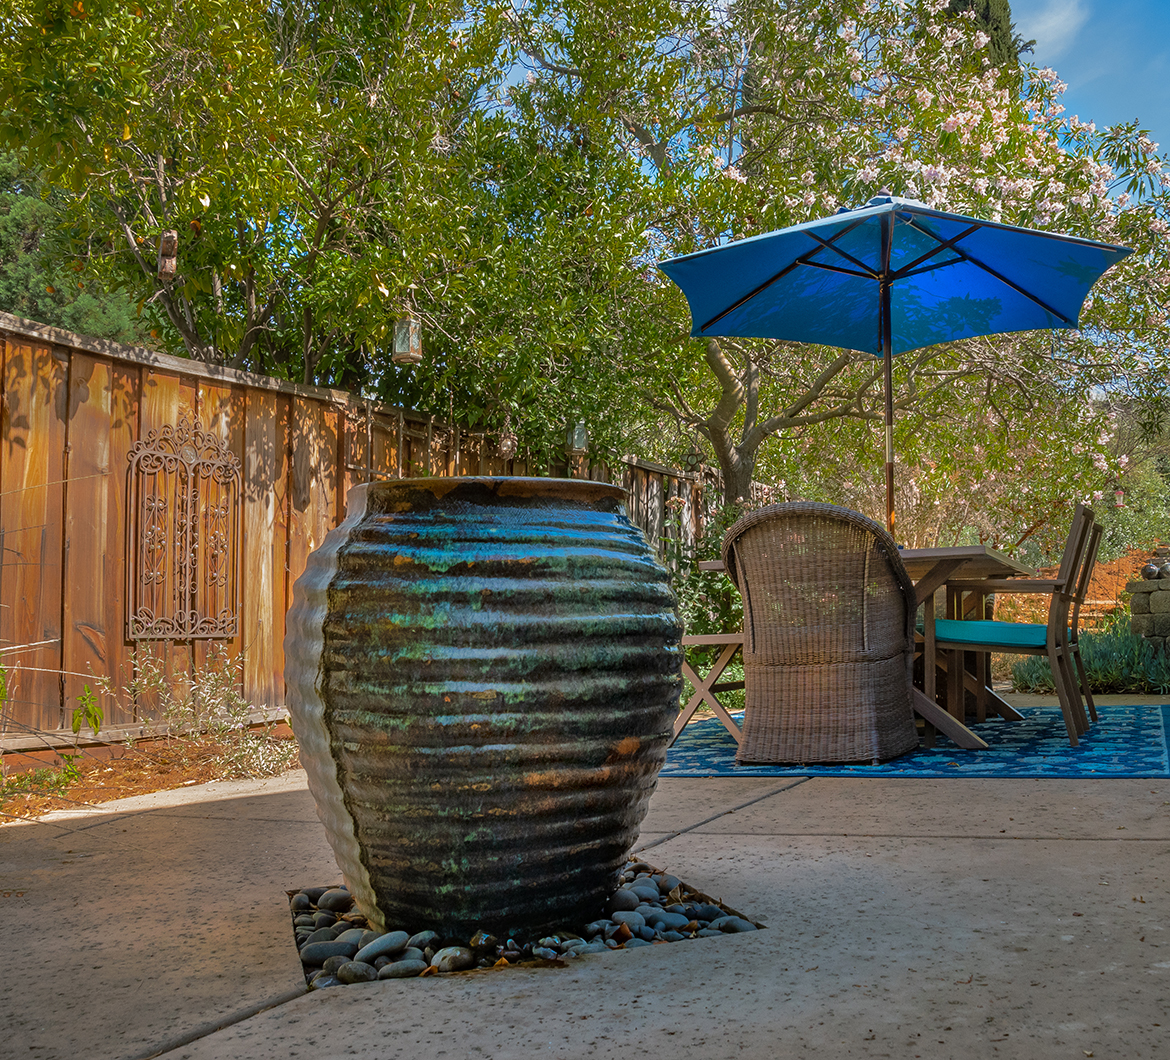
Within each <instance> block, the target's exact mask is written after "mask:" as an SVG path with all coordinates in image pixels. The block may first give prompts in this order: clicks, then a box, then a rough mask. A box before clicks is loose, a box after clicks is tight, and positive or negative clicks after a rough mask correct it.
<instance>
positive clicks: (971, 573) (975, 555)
mask: <svg viewBox="0 0 1170 1060" xmlns="http://www.w3.org/2000/svg"><path fill="white" fill-rule="evenodd" d="M899 554H900V555H901V557H902V563H903V565H904V566H905V567H906V572H907V573H908V574H909V575H910V579H911V581H913V582H914V594H915V597H916V600H917V602H918V603H919V604H925V605H926V606H925V607H924V608H923V630H922V663H923V665H922V673H923V688H922V691H921V692H918V690H917V689H915V690H914V698H915V703H914V707H915V710H919V707H920V706H921V705H922V703H923V701H926V702H929V703H931V704H934V701H935V691H936V675H937V673H938V653H937V650H936V648H935V633H934V620H935V604H934V599H935V594H936V593H937V592H938V590H939V589H941V588H943V587H946V586H947V583H948V582H949V581H950V580H951V579H952V578H956V579H958V578H961V579H963V580H964V581H975V580H979V579H985V578H1013V577H1024V578H1034V577H1035V576H1036V572H1035V571H1034V570H1033V569H1032V568H1031V567H1027V566H1025V565H1024V564H1022V563H1019V562H1018V561H1016V560H1014V559H1012V558H1011V557H1010V556H1006V555H1004V554H1003V553H1002V552H997V551H996V550H995V549H993V548H989V547H988V546H987V545H954V546H950V547H940V548H903V549H899ZM985 599H986V594H984V593H972V594H970V596H969V597H968V598H966V599H964V596H963V594H962V593H960V592H958V591H956V590H954V589H951V588H949V587H948V588H947V605H946V614H947V616H948V617H949V618H965V617H966V616H967V614H969V613H970V612H971V611H972V610H974V611H975V612H976V616H977V617H979V618H982V617H983V607H984V600H985ZM961 681H962V683H961V685H960V684H959V683H958V682H957V681H952V682H951V688H952V690H954V689H958V688H962V689H966V688H970V689H971V691H973V692H974V693H975V702H976V715H975V716H976V720H977V721H983V720H984V719H985V717H986V716H987V710H988V709H989V708H990V709H991V710H992V711H994V712H995V713H996V714H998V715H999V716H1000V717H1002V718H1003V719H1004V720H1005V721H1020V720H1021V718H1022V715H1021V714H1020V713H1019V712H1018V711H1017V710H1015V708H1014V707H1012V706H1011V704H1009V703H1008V702H1007V701H1006V700H1004V699H1002V698H1001V697H1000V696H998V695H996V694H995V692H993V691H992V690H991V687H990V685H991V663H990V659H989V657H988V655H987V654H986V653H985V652H980V653H977V654H976V661H975V671H974V673H967V672H966V671H965V670H964V672H963V675H962V679H961ZM950 698H951V699H953V702H948V703H947V710H948V712H949V714H948V716H949V717H950V718H952V719H953V720H954V722H957V723H958V724H960V725H962V723H963V720H964V716H965V705H964V703H963V699H964V696H963V695H962V694H961V692H960V693H959V694H957V695H953V696H952V697H950ZM919 713H920V714H922V717H923V718H924V719H925V720H926V721H927V723H928V724H933V725H934V726H935V727H936V728H938V729H941V730H942V731H943V732H946V733H947V735H948V736H950V737H951V739H955V737H954V735H953V734H952V733H951V732H950V731H948V728H949V724H948V723H944V724H939V721H938V719H937V717H928V716H927V713H926V712H925V711H924V710H919ZM963 729H964V731H965V732H966V733H971V730H970V729H967V727H966V726H965V725H964V726H963ZM928 733H929V730H928ZM971 736H973V737H974V733H971ZM974 738H975V739H978V737H974ZM956 742H958V741H956ZM979 743H980V744H983V741H982V740H979ZM960 746H963V747H966V746H968V744H966V743H960ZM984 746H986V745H985V744H984Z"/></svg>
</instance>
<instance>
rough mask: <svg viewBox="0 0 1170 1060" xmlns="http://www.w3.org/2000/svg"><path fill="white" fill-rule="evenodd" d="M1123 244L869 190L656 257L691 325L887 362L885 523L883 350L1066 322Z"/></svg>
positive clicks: (889, 490)
mask: <svg viewBox="0 0 1170 1060" xmlns="http://www.w3.org/2000/svg"><path fill="white" fill-rule="evenodd" d="M1131 253H1132V251H1131V250H1130V249H1129V248H1128V247H1118V246H1112V245H1110V244H1108V243H1097V242H1094V241H1093V240H1090V239H1080V238H1078V237H1076V236H1066V235H1059V234H1057V233H1054V232H1042V231H1039V230H1037V229H1032V228H1017V227H1015V226H1013V225H1005V224H999V223H996V222H993V221H980V220H978V219H977V218H974V217H964V216H962V215H961V214H954V213H945V212H943V211H940V210H932V209H931V208H930V207H928V206H927V205H926V204H925V203H921V202H917V201H916V200H914V199H903V198H898V197H895V196H892V195H889V194H888V193H886V192H879V193H878V196H877V197H876V198H873V199H870V201H869V202H867V203H866V204H865V205H864V206H863V207H861V208H859V209H856V210H843V211H841V212H839V213H837V214H834V215H833V216H832V217H824V218H821V219H820V220H817V221H808V222H806V223H805V224H799V225H792V226H791V227H790V228H783V229H780V230H779V231H777V232H768V233H766V234H764V235H760V236H753V237H751V238H750V239H741V240H738V241H736V242H734V243H727V244H725V245H723V246H719V247H712V248H711V249H709V250H700V251H697V252H696V253H694V254H684V255H683V256H681V257H677V258H671V259H669V260H667V261H663V262H659V265H658V267H659V268H660V269H661V270H662V271H663V272H664V273H666V275H667V276H669V277H670V278H671V279H672V280H673V281H674V282H675V283H676V284H678V286H679V287H680V288H682V291H683V293H684V294H685V295H686V297H687V302H688V303H689V304H690V307H691V319H692V327H691V334H692V335H694V336H717V335H737V336H743V337H750V336H756V337H760V338H773V339H788V340H791V341H795V342H809V343H819V344H821V345H825V346H838V347H841V348H844V349H850V350H861V351H864V352H866V353H871V354H874V355H875V356H881V357H883V358H884V361H885V406H886V407H885V420H886V522H887V526H888V527H889V529H890V532H891V533H892V532H893V529H894V441H893V439H894V435H893V429H894V396H893V385H892V378H891V372H892V368H891V364H892V359H893V357H894V356H895V355H897V354H899V353H905V352H906V351H907V350H917V349H920V348H921V347H923V346H932V345H934V344H935V343H939V342H951V341H954V340H956V339H965V338H970V337H971V336H973V335H992V334H999V333H1002V332H1008V331H1029V330H1031V329H1033V328H1075V327H1077V322H1078V319H1079V316H1080V311H1081V304H1082V303H1083V302H1084V300H1085V296H1086V295H1087V294H1088V293H1089V288H1091V287H1092V286H1093V284H1094V283H1095V282H1096V281H1097V279H1098V278H1099V277H1100V276H1101V274H1102V273H1103V272H1104V271H1105V270H1106V269H1108V268H1109V267H1110V266H1111V265H1114V264H1116V263H1117V262H1118V261H1120V260H1121V259H1122V258H1124V257H1125V256H1126V255H1128V254H1131Z"/></svg>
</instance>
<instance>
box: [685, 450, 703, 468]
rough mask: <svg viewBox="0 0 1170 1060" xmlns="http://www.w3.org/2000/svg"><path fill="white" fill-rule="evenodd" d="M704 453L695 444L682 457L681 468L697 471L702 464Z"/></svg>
mask: <svg viewBox="0 0 1170 1060" xmlns="http://www.w3.org/2000/svg"><path fill="white" fill-rule="evenodd" d="M703 460H704V453H703V450H702V449H700V448H699V447H698V446H695V447H694V448H693V449H692V450H691V451H690V452H689V453H687V454H686V456H684V457H683V459H682V462H683V468H684V470H686V471H698V470H699V468H701V467H702V466H703Z"/></svg>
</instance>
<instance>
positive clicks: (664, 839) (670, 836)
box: [635, 777, 812, 853]
mask: <svg viewBox="0 0 1170 1060" xmlns="http://www.w3.org/2000/svg"><path fill="white" fill-rule="evenodd" d="M811 779H812V778H811V777H796V778H795V779H793V781H792V783H790V784H783V785H781V786H780V787H778V788H773V789H772V790H771V791H768V792H765V793H764V794H763V795H757V796H756V797H755V798H754V799H748V801H747V802H741V803H740V804H739V805H738V806H732V807H730V808H729V809H726V810H720V811H719V813H716V814H712V815H711V816H710V817H708V818H706V819H705V820H702V821H696V822H695V823H694V824H692V825H687V827H686V828H679V829H678V830H676V831H674V832H668V833H667V834H666V835H664V836H660V837H659V838H658V839H652V840H651V841H650V842H649V843H645V844H643V845H642V846H640V847H636V848H635V853H637V852H640V851H643V850H649V849H650V848H651V847H657V846H661V845H662V844H663V843H669V842H670V841H671V840H672V839H677V838H678V837H679V836H680V835H685V834H686V833H687V832H693V831H694V830H695V829H696V828H702V827H703V825H705V824H710V823H711V822H712V821H718V820H719V818H720V817H726V816H727V815H728V814H731V813H735V812H736V811H737V810H746V809H747V808H748V807H749V806H754V805H755V804H756V803H757V802H763V801H764V800H765V799H770V798H771V797H772V796H773V795H779V794H780V793H781V792H782V791H790V790H791V789H792V788H795V787H798V786H799V785H801V784H804V783H805V782H806V781H809V780H811Z"/></svg>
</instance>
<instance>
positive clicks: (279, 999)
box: [122, 985, 309, 1060]
mask: <svg viewBox="0 0 1170 1060" xmlns="http://www.w3.org/2000/svg"><path fill="white" fill-rule="evenodd" d="M308 992H309V988H308V986H307V985H305V986H299V987H297V988H296V989H294V990H289V991H287V992H285V993H283V994H279V995H277V996H276V997H270V998H268V999H267V1000H265V1001H261V1002H259V1003H257V1004H255V1005H249V1006H248V1007H247V1008H244V1009H240V1010H239V1011H237V1012H233V1013H231V1014H230V1015H227V1016H224V1017H222V1018H221V1019H217V1020H211V1021H210V1022H208V1023H203V1024H200V1025H199V1026H198V1027H195V1028H193V1029H192V1030H189V1031H187V1033H186V1034H181V1035H178V1036H177V1037H175V1038H171V1039H169V1040H167V1041H165V1042H160V1043H157V1044H155V1045H152V1046H150V1047H149V1048H148V1049H147V1050H146V1051H145V1052H141V1053H133V1054H131V1055H129V1056H124V1057H122V1060H154V1058H155V1057H158V1056H164V1055H166V1054H167V1053H170V1052H173V1051H174V1050H175V1049H182V1048H183V1046H185V1045H190V1044H191V1043H192V1042H197V1041H198V1040H199V1039H200V1038H206V1037H207V1036H208V1035H211V1034H215V1032H216V1031H222V1030H225V1029H226V1028H228V1027H233V1026H235V1025H236V1024H237V1023H242V1022H243V1021H244V1020H246V1019H251V1018H252V1017H253V1016H258V1015H260V1013H261V1012H267V1011H268V1010H269V1009H274V1008H278V1007H279V1006H280V1005H287V1004H288V1003H289V1002H290V1001H296V999H297V998H299V997H304V996H305V994H307V993H308Z"/></svg>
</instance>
